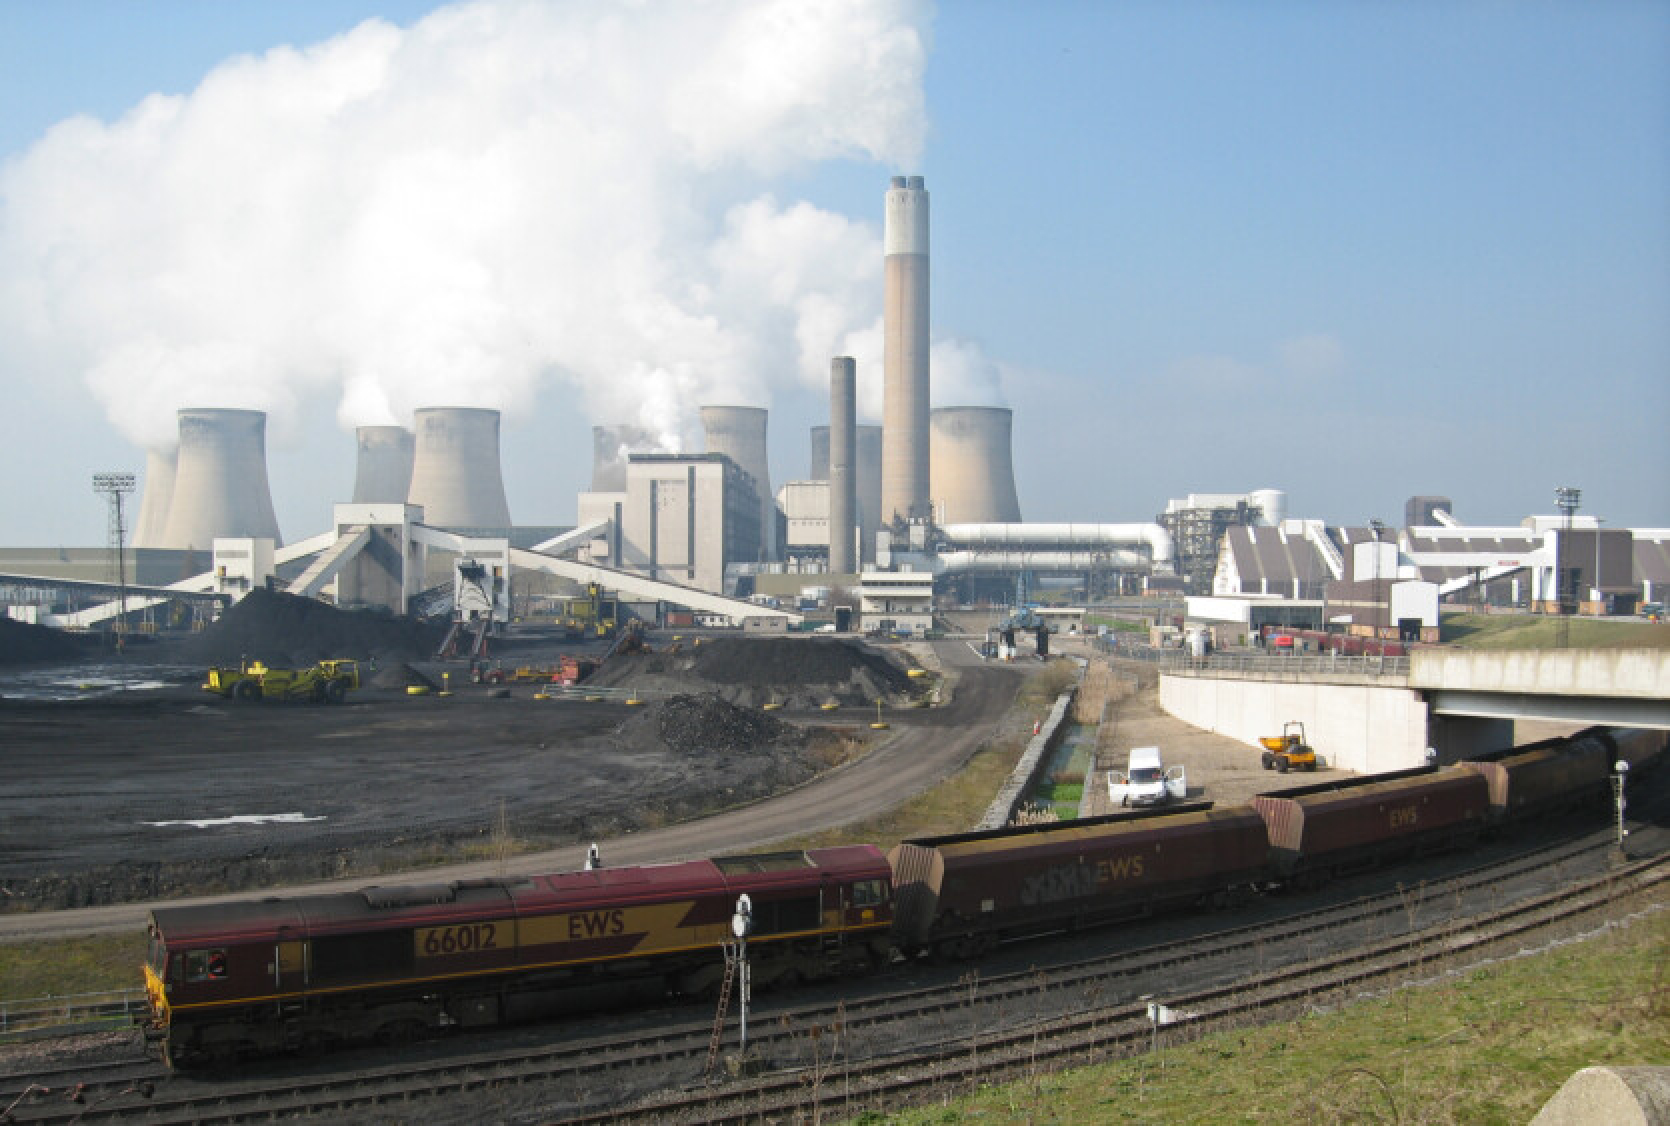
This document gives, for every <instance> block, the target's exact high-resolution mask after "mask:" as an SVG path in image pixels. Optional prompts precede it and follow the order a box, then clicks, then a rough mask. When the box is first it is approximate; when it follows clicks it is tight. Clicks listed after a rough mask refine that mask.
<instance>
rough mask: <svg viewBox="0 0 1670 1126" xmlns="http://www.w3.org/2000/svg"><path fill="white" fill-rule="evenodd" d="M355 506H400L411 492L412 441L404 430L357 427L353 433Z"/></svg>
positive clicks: (385, 427) (398, 427) (389, 427)
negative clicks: (356, 453)
mask: <svg viewBox="0 0 1670 1126" xmlns="http://www.w3.org/2000/svg"><path fill="white" fill-rule="evenodd" d="M354 436H355V440H356V441H357V442H358V444H359V457H358V458H357V459H356V461H355V463H354V503H355V504H388V503H393V504H404V503H405V501H406V494H407V493H409V492H410V491H411V488H412V455H413V452H414V446H415V440H414V439H413V437H412V432H411V431H410V430H407V429H406V428H405V427H404V426H361V427H360V428H359V429H358V430H356V431H354Z"/></svg>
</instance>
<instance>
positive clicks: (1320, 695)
mask: <svg viewBox="0 0 1670 1126" xmlns="http://www.w3.org/2000/svg"><path fill="white" fill-rule="evenodd" d="M1160 705H1161V707H1163V708H1165V710H1166V711H1168V712H1170V713H1171V714H1172V715H1174V716H1176V717H1178V718H1179V719H1182V720H1184V721H1186V722H1188V723H1192V724H1194V725H1195V726H1196V727H1202V728H1205V729H1206V730H1208V731H1214V732H1217V733H1219V734H1222V735H1227V736H1229V737H1231V738H1234V739H1240V740H1242V741H1243V742H1245V743H1247V744H1249V745H1251V746H1257V744H1258V738H1259V736H1261V735H1275V734H1279V733H1280V731H1281V728H1282V724H1283V723H1284V722H1286V721H1288V720H1301V721H1303V722H1304V724H1305V731H1306V735H1307V737H1308V738H1309V740H1310V742H1311V744H1312V745H1313V746H1315V747H1316V749H1317V752H1318V753H1319V754H1321V755H1322V756H1323V758H1324V759H1325V760H1326V761H1327V762H1329V763H1330V764H1332V765H1335V766H1339V767H1343V768H1345V769H1347V770H1354V771H1358V772H1362V773H1377V772H1380V771H1386V770H1398V769H1403V768H1405V767H1410V766H1419V765H1421V764H1422V763H1424V762H1425V761H1426V759H1427V750H1428V748H1432V749H1434V750H1436V751H1437V752H1438V756H1439V759H1440V761H1443V762H1450V761H1454V760H1455V759H1458V758H1462V757H1465V756H1466V755H1468V754H1474V753H1477V752H1479V751H1487V750H1494V749H1497V748H1500V747H1506V746H1511V745H1512V744H1513V723H1514V721H1515V720H1520V719H1536V720H1549V721H1554V722H1564V723H1570V724H1572V725H1574V726H1587V725H1590V724H1613V725H1617V726H1629V727H1656V728H1663V729H1670V650H1653V649H1557V650H1500V651H1489V650H1418V651H1417V652H1415V653H1414V654H1413V655H1412V656H1410V657H1409V658H1407V659H1397V658H1388V659H1384V660H1382V659H1378V658H1374V657H1368V658H1355V659H1351V658H1341V659H1330V658H1329V657H1327V656H1322V657H1304V658H1298V657H1260V658H1253V659H1245V658H1237V657H1235V656H1233V655H1231V656H1226V657H1224V658H1216V657H1214V658H1209V659H1207V660H1205V661H1191V660H1187V659H1178V660H1176V661H1175V662H1173V663H1171V664H1170V667H1167V666H1162V669H1161V675H1160Z"/></svg>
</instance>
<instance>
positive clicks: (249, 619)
mask: <svg viewBox="0 0 1670 1126" xmlns="http://www.w3.org/2000/svg"><path fill="white" fill-rule="evenodd" d="M441 637H442V633H441V632H440V630H439V629H438V628H437V627H434V626H428V625H424V624H423V623H421V622H417V621H414V620H413V619H411V618H396V617H391V616H389V615H387V614H379V613H376V612H372V611H364V610H355V611H347V610H338V609H337V608H336V607H334V606H328V605H326V604H325V603H323V602H319V601H317V600H316V599H312V598H299V597H297V596H296V595H293V594H280V593H277V592H274V591H269V590H256V591H251V592H250V593H249V594H248V595H246V596H245V597H244V598H243V599H242V600H241V601H239V602H238V603H236V604H235V605H233V606H232V608H231V609H229V610H227V611H226V613H225V614H223V615H221V618H220V620H219V621H217V622H215V623H214V625H212V626H210V627H209V628H208V629H206V630H204V631H203V632H202V633H201V634H199V635H198V636H197V637H195V638H193V639H191V640H190V641H187V642H184V643H182V645H181V649H180V652H181V655H182V656H184V657H187V658H189V659H193V660H198V661H203V662H205V663H209V664H232V663H236V662H238V661H240V660H243V659H245V658H247V659H249V660H252V661H263V662H265V663H266V664H268V665H272V666H274V667H280V668H283V667H289V668H295V667H300V666H305V665H311V664H313V663H314V662H315V661H323V660H329V659H330V658H333V657H353V658H357V659H359V660H365V659H367V658H370V657H378V658H382V659H388V660H411V659H422V658H425V657H428V656H429V655H431V654H432V653H434V651H435V648H436V646H438V645H439V644H440V643H441Z"/></svg>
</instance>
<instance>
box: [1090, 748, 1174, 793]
mask: <svg viewBox="0 0 1670 1126" xmlns="http://www.w3.org/2000/svg"><path fill="white" fill-rule="evenodd" d="M1188 792H1189V783H1188V779H1187V778H1186V777H1185V776H1184V771H1183V768H1182V767H1181V766H1174V767H1171V768H1170V769H1169V770H1168V769H1166V768H1165V767H1163V766H1161V765H1160V748H1158V747H1132V748H1131V757H1130V761H1129V762H1127V763H1126V768H1125V772H1124V773H1123V774H1121V773H1120V772H1119V771H1117V770H1110V771H1108V798H1109V800H1111V801H1113V802H1116V803H1118V804H1119V805H1121V806H1132V805H1135V806H1144V805H1164V804H1165V803H1166V802H1169V801H1182V800H1183V799H1184V797H1185V796H1187V794H1188Z"/></svg>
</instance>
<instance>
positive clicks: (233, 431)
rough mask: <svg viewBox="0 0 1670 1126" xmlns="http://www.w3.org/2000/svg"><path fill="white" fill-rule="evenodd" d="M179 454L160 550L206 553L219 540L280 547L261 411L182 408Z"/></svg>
mask: <svg viewBox="0 0 1670 1126" xmlns="http://www.w3.org/2000/svg"><path fill="white" fill-rule="evenodd" d="M179 418H180V451H179V454H178V456H177V458H176V460H175V463H174V495H173V497H172V499H171V500H170V501H169V504H168V523H167V525H166V527H167V530H166V531H165V532H164V533H163V537H162V538H163V546H164V547H171V548H176V549H180V550H184V549H186V548H191V549H194V550H197V551H209V550H212V549H213V548H214V541H215V538H216V537H217V536H220V537H255V538H265V539H270V540H272V541H273V543H274V544H277V543H278V542H279V536H278V517H277V516H276V515H274V513H273V494H272V488H271V486H269V485H268V484H267V415H266V412H264V411H242V410H210V409H198V408H187V409H185V410H182V411H180V412H179Z"/></svg>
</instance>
